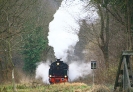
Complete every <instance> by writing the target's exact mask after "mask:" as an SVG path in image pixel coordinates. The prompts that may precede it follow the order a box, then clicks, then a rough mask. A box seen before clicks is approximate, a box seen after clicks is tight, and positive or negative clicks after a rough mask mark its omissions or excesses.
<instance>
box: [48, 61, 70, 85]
mask: <svg viewBox="0 0 133 92" xmlns="http://www.w3.org/2000/svg"><path fill="white" fill-rule="evenodd" d="M67 72H68V65H67V64H66V63H63V61H60V59H57V60H56V61H55V62H53V63H52V64H51V65H50V69H49V82H50V83H51V84H53V83H62V82H67V81H68V75H67Z"/></svg>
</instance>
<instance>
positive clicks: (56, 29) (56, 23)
mask: <svg viewBox="0 0 133 92" xmlns="http://www.w3.org/2000/svg"><path fill="white" fill-rule="evenodd" d="M85 1H86V0H85ZM85 6H86V2H83V1H81V0H64V1H62V3H61V6H60V7H59V9H58V11H57V12H56V13H55V14H54V19H53V21H52V22H50V24H49V33H48V40H49V46H52V47H53V49H54V52H55V56H56V58H59V59H60V58H61V59H62V60H63V61H66V60H67V59H66V58H67V56H68V51H71V48H73V47H74V46H75V45H76V43H77V42H78V41H79V38H78V33H79V30H80V23H82V22H81V21H82V20H83V19H86V18H87V17H88V15H90V16H91V19H89V20H91V22H92V21H94V19H96V18H95V17H97V15H96V12H94V11H93V12H92V9H93V8H94V7H93V8H90V9H91V11H90V12H86V10H85Z"/></svg>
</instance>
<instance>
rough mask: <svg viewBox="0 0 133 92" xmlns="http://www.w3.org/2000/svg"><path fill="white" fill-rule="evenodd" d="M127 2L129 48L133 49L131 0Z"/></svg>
mask: <svg viewBox="0 0 133 92" xmlns="http://www.w3.org/2000/svg"><path fill="white" fill-rule="evenodd" d="M126 4H127V42H128V45H127V50H132V49H133V47H132V32H131V8H130V4H129V0H126Z"/></svg>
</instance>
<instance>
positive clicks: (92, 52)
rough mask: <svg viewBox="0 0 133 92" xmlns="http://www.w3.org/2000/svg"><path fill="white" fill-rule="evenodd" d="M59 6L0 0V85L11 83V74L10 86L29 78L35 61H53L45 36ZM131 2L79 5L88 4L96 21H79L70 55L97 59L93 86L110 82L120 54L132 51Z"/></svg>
mask: <svg viewBox="0 0 133 92" xmlns="http://www.w3.org/2000/svg"><path fill="white" fill-rule="evenodd" d="M82 1H84V0H82ZM60 4H61V0H0V83H5V82H11V81H12V73H13V71H15V72H14V75H15V81H16V82H20V81H21V79H22V78H23V77H24V76H23V75H30V76H33V77H34V75H35V69H36V67H37V64H36V63H38V62H40V61H46V60H47V59H51V60H55V57H54V52H53V48H52V47H50V46H48V39H47V36H48V31H49V29H48V27H49V23H50V22H51V21H52V19H53V15H54V13H55V12H56V10H58V8H59V7H60ZM132 4H133V1H132V0H88V4H87V6H86V7H84V8H85V10H87V9H88V8H89V6H90V5H91V6H94V7H95V9H97V13H98V15H99V19H97V21H96V23H91V24H87V23H86V21H84V20H83V23H82V25H81V28H80V33H79V42H78V43H77V44H76V46H75V55H77V57H79V59H83V58H84V59H85V60H86V61H90V60H91V59H94V60H96V61H98V70H96V71H95V72H96V76H99V77H97V78H96V82H97V83H100V84H101V83H102V82H103V83H104V82H110V83H111V82H114V80H115V76H116V71H117V67H118V63H119V58H120V55H121V52H122V51H124V50H129V51H131V50H133V11H132V10H133V5H132ZM83 51H84V53H82V52H83ZM101 72H102V75H101ZM109 76H110V79H108V77H109Z"/></svg>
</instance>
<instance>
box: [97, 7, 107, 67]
mask: <svg viewBox="0 0 133 92" xmlns="http://www.w3.org/2000/svg"><path fill="white" fill-rule="evenodd" d="M97 6H98V9H99V14H100V17H101V30H100V41H99V47H100V49H101V50H102V53H103V56H104V60H105V65H106V68H109V54H108V44H109V13H108V11H107V10H106V12H105V18H106V20H105V18H104V15H103V11H102V7H101V6H100V5H99V4H97ZM105 21H106V22H105ZM105 23H106V26H105V25H104V24H105Z"/></svg>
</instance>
